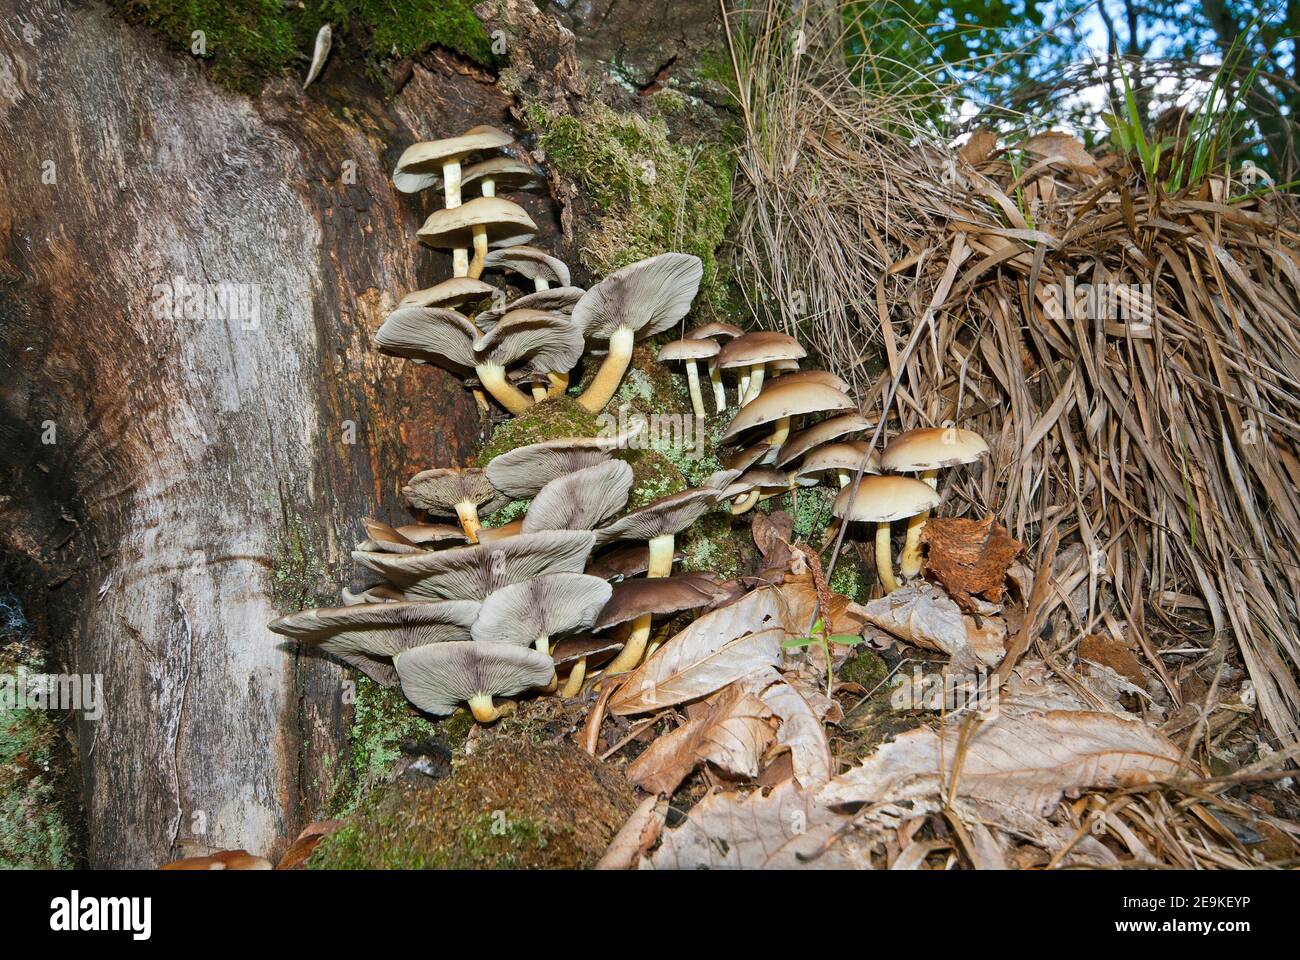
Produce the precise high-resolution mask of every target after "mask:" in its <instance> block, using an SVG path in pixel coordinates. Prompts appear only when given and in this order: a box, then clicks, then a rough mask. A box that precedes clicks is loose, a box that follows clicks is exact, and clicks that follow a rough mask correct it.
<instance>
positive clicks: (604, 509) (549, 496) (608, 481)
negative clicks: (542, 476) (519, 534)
mask: <svg viewBox="0 0 1300 960" xmlns="http://www.w3.org/2000/svg"><path fill="white" fill-rule="evenodd" d="M631 489H632V468H631V467H629V466H628V465H627V464H626V463H624V462H623V461H622V460H606V461H605V462H604V463H598V464H595V465H594V466H590V467H584V468H582V469H581V470H578V471H576V472H574V473H570V474H568V475H567V476H563V477H556V478H555V479H554V480H552V481H551V482H550V483H548V484H546V486H544V487H542V489H541V490H540V491H538V493H537V497H536V498H535V499H534V500H533V502H532V503H531V504H530V505H529V507H528V514H527V516H525V517H524V526H523V530H524V533H536V532H538V531H541V530H592V529H595V528H596V527H597V526H599V525H600V524H602V523H604V522H605V521H606V520H608V519H609V518H610V517H612V516H613V515H614V514H616V513H618V511H620V510H622V509H623V508H624V507H625V506H627V495H628V491H630V490H631Z"/></svg>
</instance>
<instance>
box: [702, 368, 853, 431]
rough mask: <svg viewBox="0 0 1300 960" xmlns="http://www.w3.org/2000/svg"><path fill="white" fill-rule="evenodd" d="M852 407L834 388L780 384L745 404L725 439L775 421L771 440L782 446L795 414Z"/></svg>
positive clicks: (810, 384)
mask: <svg viewBox="0 0 1300 960" xmlns="http://www.w3.org/2000/svg"><path fill="white" fill-rule="evenodd" d="M852 409H854V403H853V401H852V400H850V399H849V398H848V397H847V396H845V395H844V394H842V393H840V391H838V390H836V389H834V388H833V387H827V386H825V385H823V384H820V383H808V382H797V381H796V382H795V383H791V384H787V385H786V386H780V385H777V386H773V387H772V389H770V390H767V391H766V392H764V393H760V394H759V395H758V396H757V397H755V398H754V399H753V400H752V401H750V402H749V403H748V404H746V405H745V406H743V407H741V409H740V412H739V413H738V414H736V419H734V420H732V421H731V424H730V426H728V427H727V429H726V432H724V433H723V434H722V437H721V439H722V441H723V442H724V443H725V442H726V441H728V440H730V439H731V438H732V437H735V436H738V435H739V434H741V433H743V432H744V431H746V430H748V429H750V428H752V427H757V426H761V425H762V424H765V423H775V424H776V426H775V427H774V428H773V430H772V433H771V434H770V435H769V436H768V437H767V442H768V443H769V444H770V445H771V446H773V447H780V446H781V444H783V443H785V440H786V437H788V436H789V434H790V418H791V417H796V416H800V415H802V414H806V413H825V412H828V411H832V410H852Z"/></svg>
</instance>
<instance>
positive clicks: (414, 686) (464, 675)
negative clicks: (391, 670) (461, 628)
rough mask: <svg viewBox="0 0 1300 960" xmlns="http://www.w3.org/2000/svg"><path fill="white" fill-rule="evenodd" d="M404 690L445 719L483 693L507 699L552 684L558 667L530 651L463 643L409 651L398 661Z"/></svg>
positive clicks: (431, 711)
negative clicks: (530, 689) (522, 691)
mask: <svg viewBox="0 0 1300 960" xmlns="http://www.w3.org/2000/svg"><path fill="white" fill-rule="evenodd" d="M394 666H395V667H396V668H397V676H398V677H399V678H400V680H401V682H402V692H403V693H405V694H406V698H407V699H408V700H410V701H411V702H412V703H413V704H415V705H416V706H417V707H419V708H420V709H421V710H423V711H424V712H425V713H432V714H434V715H436V716H443V715H446V714H448V713H452V712H453V711H454V710H455V709H456V708H457V707H458V706H460V705H461V704H462V703H464V702H465V701H466V700H469V699H471V698H473V697H475V696H478V695H479V694H489V695H491V696H494V697H508V696H510V695H511V694H515V693H518V692H519V691H521V690H527V689H529V688H530V687H544V686H546V685H547V684H548V683H550V682H551V677H552V676H554V673H555V665H554V663H552V662H551V658H550V657H549V656H548V655H547V654H544V653H542V652H541V651H540V650H534V649H533V648H532V647H517V646H515V645H513V644H509V643H475V642H474V641H473V640H461V641H457V642H453V643H439V644H435V645H431V646H426V647H416V648H415V649H414V650H408V651H406V652H405V653H403V654H402V655H401V656H399V657H398V658H397V659H396V661H394Z"/></svg>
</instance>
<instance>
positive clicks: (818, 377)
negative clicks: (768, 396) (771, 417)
mask: <svg viewBox="0 0 1300 960" xmlns="http://www.w3.org/2000/svg"><path fill="white" fill-rule="evenodd" d="M792 383H820V384H822V385H824V386H827V387H834V388H835V389H836V390H838V391H840V393H850V392H852V388H851V387H850V386H849V385H848V383H846V382H845V381H844V380H842V379H841V378H839V377H837V376H836V375H835V374H833V373H831V372H830V371H829V370H796V371H795V372H794V373H783V374H781V376H779V377H772V378H771V379H769V380H767V381H766V382H764V384H763V389H764V390H771V389H772V388H773V387H776V386H780V385H786V386H788V385H790V384H792Z"/></svg>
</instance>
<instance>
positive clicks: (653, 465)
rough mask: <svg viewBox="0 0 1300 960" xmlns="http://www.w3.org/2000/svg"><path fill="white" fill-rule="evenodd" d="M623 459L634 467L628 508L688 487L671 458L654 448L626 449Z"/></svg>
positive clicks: (640, 505)
mask: <svg viewBox="0 0 1300 960" xmlns="http://www.w3.org/2000/svg"><path fill="white" fill-rule="evenodd" d="M622 459H623V460H624V461H625V462H626V463H627V464H628V465H629V466H631V468H632V490H631V492H630V493H629V494H628V498H627V509H628V510H635V509H637V508H638V507H644V506H645V505H646V504H647V503H649V502H650V501H651V500H658V499H659V498H660V497H666V496H668V495H669V494H671V493H680V492H681V491H683V490H685V489H686V480H685V479H684V478H683V477H682V475H681V472H680V471H679V470H678V469H677V468H676V467H675V466H673V463H672V461H671V460H669V459H668V458H667V457H665V456H664V455H663V454H661V453H658V452H657V451H654V450H625V451H624V452H623V454H622Z"/></svg>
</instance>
